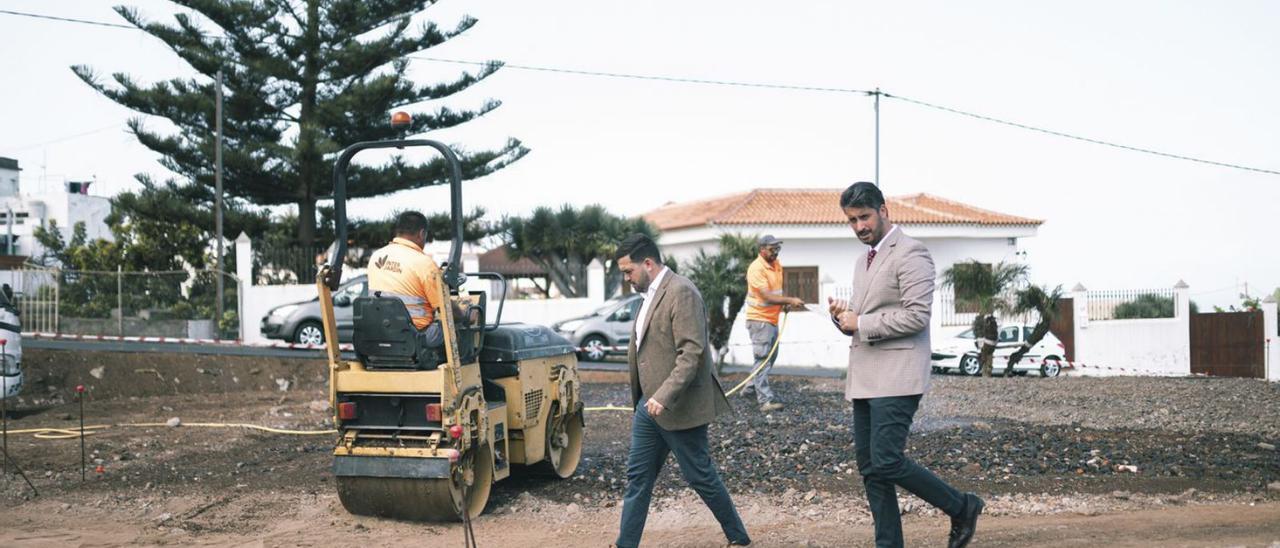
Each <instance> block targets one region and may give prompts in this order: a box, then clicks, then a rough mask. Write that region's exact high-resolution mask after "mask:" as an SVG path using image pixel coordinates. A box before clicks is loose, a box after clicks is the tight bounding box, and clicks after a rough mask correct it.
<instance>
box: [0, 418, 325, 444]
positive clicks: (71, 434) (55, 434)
mask: <svg viewBox="0 0 1280 548" xmlns="http://www.w3.org/2000/svg"><path fill="white" fill-rule="evenodd" d="M126 426H130V427H135V428H154V427H159V426H168V423H163V422H143V423H127V424H95V425H92V426H85V427H84V435H86V436H91V435H93V434H97V433H100V432H102V431H103V430H106V429H108V428H116V427H126ZM181 426H192V427H199V428H245V429H249V430H260V431H262V432H270V433H272V434H287V435H291V436H321V435H333V434H337V433H338V431H337V430H288V429H284V428H271V427H269V426H259V425H256V424H248V423H222V422H188V423H182V424H181ZM9 433H10V434H31V435H32V437H34V438H37V439H42V440H66V439H75V438H78V437H80V429H79V428H27V429H23V430H10V431H9Z"/></svg>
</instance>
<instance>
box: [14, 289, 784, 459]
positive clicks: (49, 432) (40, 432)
mask: <svg viewBox="0 0 1280 548" xmlns="http://www.w3.org/2000/svg"><path fill="white" fill-rule="evenodd" d="M786 328H787V313H786V312H783V313H782V322H781V324H779V326H778V336H777V337H775V338H774V339H773V347H772V348H770V349H769V353H768V354H767V355H765V357H764V359H763V360H760V363H758V364H756V366H755V369H753V370H752V371H751V374H750V375H747V378H745V379H742V382H740V383H738V385H737V386H734V387H733V388H732V389H730V390H729V391H728V392H725V396H726V397H727V396H732V395H734V394H736V393H737V392H738V391H739V390H742V388H743V387H744V386H746V385H747V383H749V382H751V379H754V378H755V377H756V375H758V374H760V371H761V370H762V369H764V366H765V364H767V363H769V360H770V359H772V358H773V355H774V354H775V353H777V352H778V343H779V342H781V341H782V333H783V331H785V330H786ZM585 411H634V409H632V408H630V407H624V406H620V405H602V406H596V407H587V408H586V409H585ZM113 426H117V427H120V426H132V427H138V428H154V427H159V426H168V423H163V422H140V423H126V424H116V425H111V424H95V425H92V426H86V427H84V435H86V436H90V435H93V434H97V433H98V432H100V431H102V430H106V429H108V428H111V427H113ZM181 426H192V427H200V428H245V429H249V430H258V431H262V432H269V433H272V434H286V435H290V436H324V435H333V434H337V433H338V431H337V430H333V429H329V430H288V429H284V428H271V427H269V426H259V425H256V424H249V423H243V422H233V423H223V422H187V423H182V424H181ZM9 433H10V434H31V435H32V436H33V437H35V438H38V439H42V440H65V439H75V438H78V437H80V429H79V428H28V429H24V430H10V431H9Z"/></svg>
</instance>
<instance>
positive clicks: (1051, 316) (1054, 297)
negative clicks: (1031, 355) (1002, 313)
mask: <svg viewBox="0 0 1280 548" xmlns="http://www.w3.org/2000/svg"><path fill="white" fill-rule="evenodd" d="M1061 299H1062V286H1057V287H1055V288H1053V290H1051V291H1045V288H1043V287H1040V286H1038V285H1032V286H1027V287H1025V288H1023V289H1020V290H1018V292H1017V293H1016V294H1015V295H1014V303H1013V313H1014V314H1026V313H1028V312H1032V311H1035V312H1036V313H1037V314H1039V315H1040V321H1039V322H1037V323H1036V326H1035V328H1034V329H1032V330H1031V336H1029V337H1027V340H1026V341H1025V342H1023V343H1022V348H1019V349H1018V350H1016V351H1014V353H1013V355H1011V356H1009V363H1008V365H1006V366H1005V369H1004V376H1005V377H1012V376H1013V366H1014V365H1017V363H1018V362H1019V361H1021V360H1022V357H1023V356H1025V355H1027V352H1029V351H1030V350H1031V347H1033V346H1035V345H1037V344H1039V343H1040V340H1041V339H1043V338H1044V336H1045V334H1047V333H1049V324H1051V323H1053V320H1055V319H1057V318H1058V303H1059V302H1060V301H1061Z"/></svg>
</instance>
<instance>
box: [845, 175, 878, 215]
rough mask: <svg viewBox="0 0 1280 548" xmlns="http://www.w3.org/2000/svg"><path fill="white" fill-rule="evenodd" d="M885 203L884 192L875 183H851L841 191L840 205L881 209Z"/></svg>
mask: <svg viewBox="0 0 1280 548" xmlns="http://www.w3.org/2000/svg"><path fill="white" fill-rule="evenodd" d="M882 205H884V194H882V193H881V192H880V187H877V186H876V185H875V183H868V182H866V181H859V182H856V183H853V184H851V185H849V188H846V189H844V192H841V193H840V207H842V208H845V207H869V208H871V209H880V206H882Z"/></svg>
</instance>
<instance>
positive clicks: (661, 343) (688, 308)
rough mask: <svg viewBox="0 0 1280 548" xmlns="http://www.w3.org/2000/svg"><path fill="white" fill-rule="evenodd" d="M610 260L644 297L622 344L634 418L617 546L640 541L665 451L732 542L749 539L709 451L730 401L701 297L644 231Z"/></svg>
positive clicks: (737, 543)
mask: <svg viewBox="0 0 1280 548" xmlns="http://www.w3.org/2000/svg"><path fill="white" fill-rule="evenodd" d="M615 260H616V261H617V263H618V270H620V271H622V276H623V279H624V280H625V281H626V282H627V283H630V284H631V285H632V286H633V287H634V288H635V290H636V292H637V293H640V294H643V295H644V296H645V297H644V304H642V305H641V306H640V313H639V315H638V316H637V317H636V322H635V327H633V328H632V331H631V342H630V344H629V345H628V347H627V366H628V369H629V370H630V372H631V405H632V407H634V408H635V416H634V417H633V418H632V420H631V452H630V454H629V455H628V456H627V491H626V494H625V495H624V496H623V503H622V525H621V527H620V530H619V531H618V540H617V542H616V544H615V545H616V546H619V547H624V548H633V547H635V546H638V545H639V544H640V535H641V534H642V533H643V532H644V523H645V520H646V518H647V517H648V515H649V500H650V498H651V496H652V494H653V484H654V481H655V480H657V478H658V472H660V471H661V470H662V465H663V464H665V463H666V460H667V453H675V456H676V462H677V463H679V464H680V473H681V475H683V476H684V479H685V481H687V482H688V483H689V486H690V487H692V488H693V490H694V491H696V492H697V493H698V496H700V497H702V501H703V502H704V503H706V505H707V507H708V508H710V509H711V513H712V514H713V515H715V517H716V520H717V521H719V522H720V528H721V529H723V530H724V535H725V537H726V538H727V539H728V541H729V545H730V546H746V545H748V544H751V538H750V537H749V536H747V530H746V528H745V527H744V526H743V525H742V519H741V518H739V517H738V511H737V509H735V508H734V506H733V500H731V499H730V498H729V491H728V490H727V489H725V487H724V483H723V482H721V481H720V474H719V473H718V472H716V466H715V463H714V462H712V461H711V455H710V452H709V451H708V448H707V425H708V424H710V423H711V422H712V421H714V420H715V419H716V417H717V416H719V415H723V414H725V413H728V412H729V402H728V400H726V399H725V397H724V390H723V389H721V387H720V381H719V379H717V378H716V376H715V373H714V371H713V368H712V364H711V352H710V350H709V349H708V347H707V316H706V310H705V309H704V308H703V304H702V294H700V293H699V292H698V288H697V287H695V286H694V285H693V282H690V281H689V279H688V278H685V277H683V276H680V275H679V274H676V273H675V272H672V271H671V269H669V268H667V267H666V266H664V265H663V264H662V255H661V253H660V252H659V251H658V246H657V244H655V243H653V240H651V239H649V238H648V237H647V236H645V235H643V234H633V235H631V236H630V237H628V238H627V239H625V240H623V241H622V243H620V244H618V252H617V254H616V256H615Z"/></svg>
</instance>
